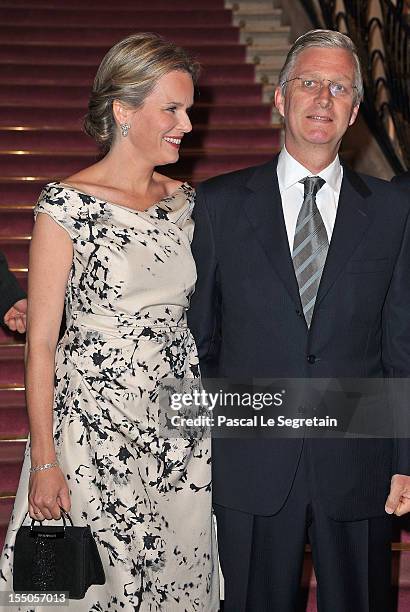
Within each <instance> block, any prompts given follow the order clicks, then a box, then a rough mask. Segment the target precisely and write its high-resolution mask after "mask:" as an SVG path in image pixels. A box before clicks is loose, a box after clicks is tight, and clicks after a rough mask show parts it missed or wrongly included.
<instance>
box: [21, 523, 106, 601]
mask: <svg viewBox="0 0 410 612" xmlns="http://www.w3.org/2000/svg"><path fill="white" fill-rule="evenodd" d="M61 516H62V519H63V525H57V526H49V525H44V526H43V525H41V524H40V525H35V522H36V521H35V520H34V519H33V520H32V522H31V526H21V527H20V529H19V530H18V532H17V536H16V542H15V545H14V562H13V589H14V591H15V592H35V593H41V592H44V591H46V592H50V591H55V592H65V593H68V597H69V598H70V599H83V597H84V596H85V594H86V592H87V589H88V588H89V587H90V586H91V585H92V584H104V583H105V574H104V568H103V565H102V563H101V558H100V554H99V552H98V548H97V544H96V543H95V540H94V538H93V536H92V534H91V529H90V528H89V527H88V526H86V527H74V525H73V522H72V520H71V517H70V516H69V515H68V514H66V513H65V512H63V511H62V513H61ZM65 517H67V518H68V520H69V522H70V523H71V525H67V524H66V518H65Z"/></svg>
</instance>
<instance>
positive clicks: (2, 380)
mask: <svg viewBox="0 0 410 612" xmlns="http://www.w3.org/2000/svg"><path fill="white" fill-rule="evenodd" d="M11 348H16V349H21V346H19V345H16V346H12V345H9V346H8V347H7V350H6V347H4V346H2V347H1V350H0V385H6V384H7V385H10V384H15V385H20V386H21V385H23V384H24V365H23V355H21V356H18V357H16V358H15V359H13V358H11V357H6V356H5V354H6V355H7V353H10V352H11V350H10V349H11ZM20 352H21V353H22V351H20ZM18 353H19V351H18V350H16V353H15V354H17V355H18Z"/></svg>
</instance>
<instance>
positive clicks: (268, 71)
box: [256, 62, 283, 84]
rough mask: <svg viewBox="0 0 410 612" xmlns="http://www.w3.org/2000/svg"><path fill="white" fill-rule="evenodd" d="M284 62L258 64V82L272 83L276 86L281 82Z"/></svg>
mask: <svg viewBox="0 0 410 612" xmlns="http://www.w3.org/2000/svg"><path fill="white" fill-rule="evenodd" d="M282 64H283V62H277V63H275V64H274V63H273V62H272V63H270V64H265V63H263V64H257V65H256V81H257V82H258V83H271V84H276V83H277V82H278V80H279V74H280V71H281V68H282Z"/></svg>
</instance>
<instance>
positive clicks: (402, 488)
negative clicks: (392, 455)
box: [385, 474, 410, 516]
mask: <svg viewBox="0 0 410 612" xmlns="http://www.w3.org/2000/svg"><path fill="white" fill-rule="evenodd" d="M385 510H386V512H387V514H396V515H397V516H402V515H403V514H406V513H407V512H410V476H405V475H404V474H395V475H394V476H393V478H392V479H391V486H390V493H389V497H388V498H387V500H386V506H385Z"/></svg>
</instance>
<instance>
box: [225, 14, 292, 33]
mask: <svg viewBox="0 0 410 612" xmlns="http://www.w3.org/2000/svg"><path fill="white" fill-rule="evenodd" d="M281 22H282V11H280V10H279V11H278V10H276V11H274V10H271V11H264V10H257V9H256V8H255V9H240V10H238V11H234V13H233V22H232V23H233V24H234V25H235V26H238V27H239V28H247V27H248V26H252V27H253V26H256V25H258V26H260V28H262V29H263V30H265V29H266V31H268V32H271V31H272V30H274V29H275V28H277V27H280V26H281Z"/></svg>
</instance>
